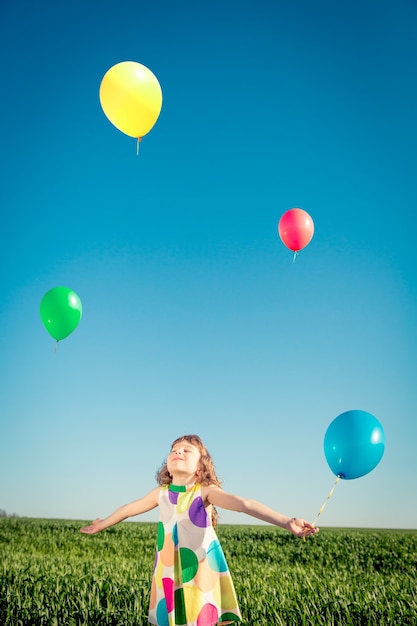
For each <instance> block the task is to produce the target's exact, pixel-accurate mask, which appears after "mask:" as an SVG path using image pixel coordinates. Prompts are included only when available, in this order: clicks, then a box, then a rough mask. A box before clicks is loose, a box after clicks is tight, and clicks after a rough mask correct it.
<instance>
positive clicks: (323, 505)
mask: <svg viewBox="0 0 417 626" xmlns="http://www.w3.org/2000/svg"><path fill="white" fill-rule="evenodd" d="M339 480H340V474H339V475H338V477H337V478H336V481H335V483H334V485H333V487H332V488H331V489H330V491H329V495H328V496H327V498H326V499H325V501H324V502H323V504H322V505H321V508H320V511H319V512H318V513H317V516H316V519H315V520H314V522H313V526H315V525H316V522H317V520H318V518H319V517H320V515H321V514H322V513H323V509H324V507H325V506H326V504H327V503H328V501H329V500H330V498H331V497H332V495H333V491H334V490H335V489H336V485H337V483H338V482H339Z"/></svg>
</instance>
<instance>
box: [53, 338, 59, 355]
mask: <svg viewBox="0 0 417 626" xmlns="http://www.w3.org/2000/svg"><path fill="white" fill-rule="evenodd" d="M58 341H59V339H57V340H56V342H55V345H54V354H56V349H57V347H58Z"/></svg>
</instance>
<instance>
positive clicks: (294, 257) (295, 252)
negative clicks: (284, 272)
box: [292, 250, 298, 263]
mask: <svg viewBox="0 0 417 626" xmlns="http://www.w3.org/2000/svg"><path fill="white" fill-rule="evenodd" d="M297 254H298V251H297V250H294V256H293V258H292V262H293V263H295V259H296V258H297Z"/></svg>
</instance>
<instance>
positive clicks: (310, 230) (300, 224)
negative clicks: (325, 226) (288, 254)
mask: <svg viewBox="0 0 417 626" xmlns="http://www.w3.org/2000/svg"><path fill="white" fill-rule="evenodd" d="M278 233H279V236H280V237H281V239H282V241H283V242H284V244H285V245H286V246H287V248H289V249H290V250H292V251H293V252H298V251H299V250H302V249H303V248H305V247H306V246H307V245H308V244H309V243H310V241H311V239H312V237H313V234H314V223H313V220H312V219H311V216H310V215H309V214H308V213H307V211H304V210H303V209H290V210H289V211H287V212H286V213H284V215H283V216H282V217H281V219H280V220H279V223H278Z"/></svg>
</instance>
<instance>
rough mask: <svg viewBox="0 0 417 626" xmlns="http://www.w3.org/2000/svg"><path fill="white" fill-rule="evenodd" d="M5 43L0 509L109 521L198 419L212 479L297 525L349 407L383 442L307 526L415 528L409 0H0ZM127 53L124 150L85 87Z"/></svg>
mask: <svg viewBox="0 0 417 626" xmlns="http://www.w3.org/2000/svg"><path fill="white" fill-rule="evenodd" d="M0 48H1V55H0V58H1V72H2V85H3V99H2V115H1V118H0V130H1V137H2V151H1V154H0V160H1V172H2V184H1V186H0V205H1V211H2V228H1V232H0V237H1V246H0V255H1V267H2V280H1V284H2V298H1V300H0V322H1V330H2V332H1V334H0V354H1V361H0V397H1V405H2V408H1V417H0V445H1V454H0V508H2V509H5V510H6V511H8V512H9V513H13V512H15V513H17V514H19V515H22V516H24V515H25V516H33V517H58V518H61V517H62V518H70V519H86V520H88V519H90V518H94V517H103V516H105V515H106V514H108V513H109V512H111V511H112V510H113V509H114V508H116V507H117V506H118V505H120V504H122V503H124V502H126V501H129V500H133V499H135V498H137V497H140V496H141V495H143V494H144V493H146V492H147V491H148V490H150V489H151V488H153V486H154V485H155V482H154V475H155V472H156V470H157V469H158V468H159V466H160V464H161V462H162V461H163V460H164V458H165V455H166V453H167V451H168V449H169V445H170V443H171V441H172V440H173V439H175V438H176V437H177V436H179V435H181V434H184V433H191V432H196V433H198V434H200V436H201V437H202V438H203V440H204V441H205V443H206V445H207V446H208V448H209V450H210V451H211V453H212V455H213V457H214V460H215V463H216V467H217V470H218V473H219V475H220V477H221V478H222V479H223V481H224V482H223V486H224V488H225V489H226V490H227V491H232V492H234V493H239V494H241V495H246V496H248V497H253V498H256V499H259V500H261V501H263V502H265V503H266V504H268V505H270V506H272V507H273V508H275V509H277V510H279V511H281V512H283V513H287V514H290V515H300V516H303V517H306V518H308V519H311V520H312V519H314V518H315V517H316V514H317V512H318V510H319V508H320V506H321V505H322V503H323V501H324V500H325V498H326V496H327V493H328V492H329V490H330V488H331V487H332V485H333V483H334V480H335V476H334V475H333V474H332V473H331V471H330V469H329V467H328V465H327V462H326V459H325V457H324V452H323V439H324V435H325V431H326V429H327V427H328V425H329V424H330V422H331V421H332V420H333V419H334V418H335V417H336V416H337V415H339V414H340V413H342V412H344V411H347V410H350V409H361V410H364V411H369V412H370V413H372V414H373V415H375V417H377V419H378V420H379V421H380V422H381V424H382V425H383V427H384V430H385V435H386V450H385V454H384V456H383V458H382V460H381V462H380V464H379V465H378V466H377V468H376V469H375V470H374V471H373V472H371V473H370V474H368V475H367V476H364V477H363V478H360V479H357V480H351V481H341V482H340V483H339V484H338V486H337V488H336V490H335V492H334V495H333V497H332V499H331V501H330V502H329V503H328V504H327V506H326V508H325V510H324V511H323V513H322V516H321V517H320V524H322V525H324V526H369V527H397V528H417V502H416V499H415V479H416V477H417V456H416V454H415V445H416V441H417V395H416V383H415V375H416V371H417V358H416V353H417V331H416V319H417V302H416V294H417V289H416V287H417V251H416V246H415V230H416V226H417V218H416V176H415V171H416V165H417V163H416V140H417V124H416V113H415V112H416V110H417V87H416V80H415V77H416V70H417V4H416V3H415V2H413V1H411V0H399V1H397V2H388V1H387V0H382V1H378V2H377V1H376V0H371V1H370V2H366V3H363V2H361V1H359V0H353V1H352V2H350V3H349V4H342V3H335V2H331V1H330V0H321V1H319V2H316V3H311V2H307V1H306V0H303V1H301V0H296V1H293V0H292V1H290V0H288V1H284V2H273V1H266V0H257V1H256V2H245V3H242V2H237V1H230V2H227V3H224V2H220V1H218V0H212V1H211V2H210V3H196V2H191V1H189V0H184V1H183V2H181V3H173V2H168V1H162V2H155V3H140V2H132V1H127V0H118V1H117V2H111V1H106V2H98V1H96V0H93V1H91V2H88V3H85V2H81V0H74V1H72V2H71V3H60V6H59V10H58V7H57V5H56V3H54V2H52V1H50V0H40V1H39V2H38V3H36V6H35V5H34V4H33V3H32V2H29V0H26V1H22V0H15V1H14V2H12V1H11V0H6V1H3V2H2V3H1V6H0ZM124 60H134V61H138V62H140V63H143V64H144V65H146V66H147V67H149V68H150V69H151V70H152V71H153V72H154V73H155V74H156V76H157V77H158V79H159V82H160V84H161V88H162V92H163V106H162V111H161V114H160V117H159V119H158V121H157V123H156V125H155V127H154V128H153V129H152V130H151V132H150V133H149V134H148V135H146V136H145V137H144V139H143V141H142V143H141V148H140V154H139V156H136V143H135V140H134V139H131V138H129V137H127V136H126V135H124V134H123V133H121V132H119V131H118V130H117V129H116V128H114V127H113V126H112V125H111V124H110V122H109V121H108V120H107V118H106V117H105V115H104V114H103V111H102V110H101V107H100V103H99V100H98V89H99V86H100V82H101V79H102V77H103V75H104V74H105V72H106V71H107V70H108V69H109V68H110V67H111V66H112V65H114V64H115V63H118V62H120V61H124ZM292 207H301V208H304V209H305V210H306V211H307V212H308V213H309V214H310V215H311V216H312V218H313V220H314V224H315V234H314V237H313V239H312V241H311V243H310V244H309V246H308V247H307V248H305V250H303V251H301V252H300V254H299V256H298V258H297V260H296V262H295V263H293V262H292V253H291V252H290V251H289V250H288V249H287V248H285V246H284V245H283V244H282V242H281V240H280V239H279V236H278V233H277V224H278V221H279V218H280V216H281V215H282V214H283V213H284V212H285V211H286V210H288V209H290V208H292ZM58 285H64V286H67V287H70V288H71V289H73V290H74V291H76V293H77V294H78V295H79V297H80V298H81V301H82V304H83V317H82V320H81V322H80V324H79V326H78V328H77V329H76V330H75V332H74V333H73V334H72V335H70V336H69V337H68V338H67V339H65V340H63V341H61V342H60V343H59V345H58V349H57V352H56V354H54V341H53V339H52V338H51V337H50V336H49V335H48V334H47V332H46V330H45V329H44V327H43V326H42V323H41V320H40V315H39V305H40V301H41V299H42V296H43V295H44V293H45V292H46V291H48V290H49V289H50V288H52V287H54V286H58ZM220 513H221V521H223V522H224V523H227V522H230V523H237V522H242V523H251V522H252V521H255V520H252V519H251V518H247V517H244V516H239V515H238V514H232V513H229V512H226V511H221V512H220ZM156 518H157V513H156V512H152V513H151V514H148V515H146V516H143V517H142V519H144V520H154V519H156ZM139 519H140V518H139Z"/></svg>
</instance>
